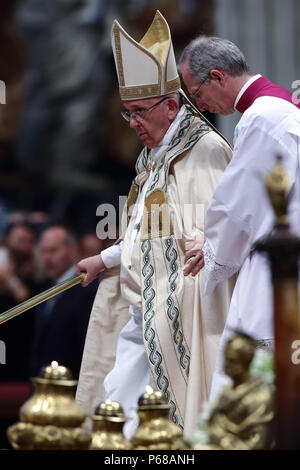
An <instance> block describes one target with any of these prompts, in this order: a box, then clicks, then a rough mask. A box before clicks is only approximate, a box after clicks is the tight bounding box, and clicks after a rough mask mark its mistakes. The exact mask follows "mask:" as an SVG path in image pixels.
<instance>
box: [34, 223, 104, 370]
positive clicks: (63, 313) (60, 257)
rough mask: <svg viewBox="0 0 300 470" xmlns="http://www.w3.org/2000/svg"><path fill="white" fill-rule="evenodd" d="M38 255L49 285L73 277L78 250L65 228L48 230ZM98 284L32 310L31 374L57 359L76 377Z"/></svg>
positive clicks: (44, 233) (64, 293)
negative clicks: (33, 319) (33, 317)
mask: <svg viewBox="0 0 300 470" xmlns="http://www.w3.org/2000/svg"><path fill="white" fill-rule="evenodd" d="M40 248H41V256H42V258H43V261H44V265H45V271H46V275H47V278H48V279H49V285H48V287H50V286H51V285H54V284H56V283H58V282H61V281H64V280H65V279H67V278H69V277H71V276H73V275H74V274H75V272H76V266H75V263H76V262H77V261H78V253H79V247H78V243H77V240H76V239H75V237H74V235H73V234H72V233H71V231H70V230H68V229H67V228H65V227H62V226H52V227H49V228H47V229H46V230H45V231H44V232H43V233H42V236H41V240H40ZM97 287H98V281H94V282H92V283H91V284H90V286H89V289H82V287H81V286H80V285H77V286H75V287H72V289H69V290H67V291H65V292H62V293H61V294H59V295H57V296H56V297H53V298H52V299H49V300H47V301H46V302H44V303H42V304H40V305H39V306H38V307H37V308H36V311H35V322H34V335H33V346H32V351H31V359H30V372H31V375H33V376H36V375H38V374H39V372H40V369H41V368H42V367H43V366H45V365H47V364H49V363H50V362H51V361H53V360H56V361H57V362H59V363H61V364H62V365H64V366H67V367H69V368H70V369H71V371H72V374H73V376H74V378H77V377H78V375H79V368H80V363H81V357H82V352H83V347H84V342H85V335H86V330H87V326H88V322H89V316H90V311H91V308H92V304H93V301H94V297H95V294H96V290H97Z"/></svg>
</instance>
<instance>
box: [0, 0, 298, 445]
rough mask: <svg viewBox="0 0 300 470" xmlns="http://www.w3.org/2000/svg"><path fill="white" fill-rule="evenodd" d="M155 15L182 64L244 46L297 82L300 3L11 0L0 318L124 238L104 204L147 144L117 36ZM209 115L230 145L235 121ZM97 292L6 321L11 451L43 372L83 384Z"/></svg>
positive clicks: (5, 11)
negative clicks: (102, 212) (129, 117)
mask: <svg viewBox="0 0 300 470" xmlns="http://www.w3.org/2000/svg"><path fill="white" fill-rule="evenodd" d="M283 8H284V14H283ZM156 9H159V10H160V11H161V12H162V14H163V15H164V16H165V17H166V19H167V21H168V23H169V25H170V29H171V32H172V39H173V45H174V49H175V54H176V57H177V58H179V56H180V53H181V51H182V49H183V48H184V47H185V45H186V44H187V43H188V42H189V41H190V40H191V39H193V38H194V37H195V36H197V35H198V34H200V33H204V34H214V35H218V36H221V37H224V38H226V39H230V40H233V41H234V42H236V43H237V44H238V45H239V47H240V48H241V49H242V50H243V51H244V52H245V54H246V56H247V58H248V60H249V64H250V67H251V68H252V70H253V72H254V73H262V74H265V75H266V76H267V78H269V79H271V80H273V81H274V82H276V83H278V84H280V85H282V86H285V87H286V88H288V89H291V86H292V82H293V81H295V80H297V79H299V80H300V63H299V62H298V61H297V54H296V51H297V50H298V51H299V49H300V37H299V34H298V33H297V24H298V23H299V19H300V2H299V1H298V0H285V1H284V2H283V0H109V1H107V0H51V1H49V0H48V1H46V0H0V80H1V81H2V82H4V84H5V104H4V103H3V102H1V103H0V313H1V312H3V311H5V310H7V309H8V308H11V307H13V306H14V305H16V304H18V303H20V302H22V301H23V300H26V299H27V298H29V297H31V296H33V295H35V294H37V293H38V292H40V291H42V290H43V289H45V288H47V287H49V286H51V285H53V284H55V283H56V282H59V281H60V280H63V279H65V278H66V277H68V276H71V275H72V274H73V273H74V272H75V266H76V263H77V261H78V260H80V259H81V258H83V257H87V256H91V255H93V254H96V253H99V252H100V251H101V249H102V248H104V247H106V246H108V245H109V244H110V243H112V242H113V240H99V239H98V238H97V236H96V225H97V222H98V221H99V217H97V216H96V209H97V207H98V206H99V205H100V204H101V203H110V204H113V205H114V206H115V207H116V210H117V211H118V202H119V200H118V198H119V196H120V195H126V194H127V191H128V188H129V185H130V182H131V180H132V178H133V177H134V164H135V161H136V157H137V155H138V152H139V150H140V148H141V145H140V143H139V141H138V139H137V138H136V136H135V133H134V132H132V131H131V130H130V129H129V128H128V125H127V123H126V122H125V121H123V120H122V118H121V117H120V111H121V110H122V104H121V102H120V99H119V93H118V83H117V77H116V73H115V68H114V62H113V57H112V52H111V44H110V29H111V26H112V22H113V20H114V19H115V18H117V19H118V21H119V22H120V23H121V25H122V26H123V27H124V28H125V30H126V31H128V32H129V34H130V35H132V36H133V37H134V38H135V39H136V40H138V41H139V40H140V39H141V38H142V36H143V34H144V33H145V31H146V30H147V28H148V27H149V25H150V23H151V21H152V19H153V16H154V13H155V10H156ZM207 117H209V118H210V119H211V120H212V121H213V123H214V124H216V125H217V126H218V127H219V129H220V130H221V131H222V132H223V133H224V134H225V135H226V137H227V138H228V139H229V140H231V141H232V138H233V129H234V126H235V123H236V120H237V117H236V116H231V117H228V118H226V119H224V118H221V119H219V118H216V117H215V116H209V115H208V116H207ZM96 289H97V283H94V284H92V285H91V286H90V287H89V288H88V289H82V288H81V287H80V286H77V287H75V288H73V289H72V290H71V291H69V292H66V293H64V294H61V295H60V296H59V297H57V298H55V299H53V301H52V302H51V301H48V302H47V303H45V304H42V305H40V306H39V307H37V308H36V309H35V310H32V311H28V312H26V313H25V314H23V315H21V316H19V317H17V318H15V319H13V320H11V321H9V322H7V323H5V324H2V325H0V340H1V341H4V342H5V345H6V361H5V362H6V363H5V364H4V363H3V364H0V447H1V446H4V445H6V442H5V439H4V437H3V436H4V433H5V428H6V425H7V423H9V422H11V421H14V420H16V416H15V415H16V404H18V400H17V398H16V399H15V401H14V403H12V401H9V400H10V399H11V400H14V397H19V398H18V399H19V401H20V402H22V400H23V398H24V396H25V395H26V393H27V394H28V393H29V389H28V387H27V388H26V387H25V388H24V387H23V388H22V386H23V385H24V383H25V384H28V380H29V377H31V376H34V375H37V374H38V371H39V368H40V367H41V366H43V365H46V364H47V363H49V362H51V360H54V359H55V360H57V361H61V362H63V363H64V365H67V366H69V367H70V368H71V370H72V372H73V375H74V377H78V373H79V366H80V361H81V354H82V348H83V344H84V338H85V333H86V328H87V324H88V319H89V313H90V309H91V305H92V302H93V299H94V295H95V292H96ZM71 292H72V294H71ZM11 384H15V386H13V387H12V386H11ZM16 384H19V392H15V391H16V390H17V388H16V387H17V385H16ZM22 384H23V385H22ZM22 393H23V395H22ZM23 401H24V400H23ZM9 403H11V405H9ZM10 406H11V408H10ZM9 420H10V421H9ZM3 439H4V440H3Z"/></svg>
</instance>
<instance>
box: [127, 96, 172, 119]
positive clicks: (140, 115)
mask: <svg viewBox="0 0 300 470" xmlns="http://www.w3.org/2000/svg"><path fill="white" fill-rule="evenodd" d="M168 98H170V97H169V96H164V97H163V98H162V99H161V100H159V101H157V103H154V104H153V105H152V106H150V107H149V108H146V109H138V110H136V111H121V116H122V117H123V118H124V119H125V121H127V122H130V119H131V118H133V119H135V120H138V121H139V120H143V119H144V116H145V114H146V113H148V111H150V109H153V108H155V106H158V105H159V104H160V103H162V102H163V101H165V100H167V99H168Z"/></svg>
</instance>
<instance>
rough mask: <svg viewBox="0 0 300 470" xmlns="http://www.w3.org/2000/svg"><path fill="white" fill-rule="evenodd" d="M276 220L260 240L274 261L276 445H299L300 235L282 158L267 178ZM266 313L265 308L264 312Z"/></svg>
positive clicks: (294, 446) (284, 446)
mask: <svg viewBox="0 0 300 470" xmlns="http://www.w3.org/2000/svg"><path fill="white" fill-rule="evenodd" d="M266 186H267V191H268V195H269V197H270V201H271V203H272V206H273V209H274V212H275V215H276V223H275V227H274V230H273V232H272V234H271V236H270V237H268V238H267V239H265V240H263V241H261V242H259V243H258V244H257V246H256V249H257V250H258V251H262V252H266V253H267V254H268V257H269V259H270V262H271V268H272V280H273V301H274V330H275V369H276V393H275V411H276V414H275V417H276V447H277V448H278V449H300V367H299V365H298V363H297V362H296V363H295V362H293V351H294V350H293V347H294V345H295V344H298V341H299V340H300V322H299V298H298V282H299V278H298V269H299V257H300V239H299V238H298V237H296V236H295V235H294V234H293V233H292V232H291V231H290V227H289V223H288V217H287V214H288V199H287V190H288V188H289V186H290V184H289V178H288V175H287V173H286V171H285V169H284V167H283V166H282V165H281V159H280V158H278V163H277V165H276V166H275V168H274V170H273V171H272V172H271V173H270V174H269V175H268V176H267V178H266ZM262 313H263V312H262Z"/></svg>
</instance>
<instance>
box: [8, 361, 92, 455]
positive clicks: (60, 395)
mask: <svg viewBox="0 0 300 470" xmlns="http://www.w3.org/2000/svg"><path fill="white" fill-rule="evenodd" d="M33 383H34V386H35V392H34V394H33V396H32V397H31V398H29V400H27V401H26V402H25V403H24V405H23V406H22V407H21V409H20V412H19V416H20V422H19V423H16V424H13V425H12V426H10V427H9V428H8V430H7V435H8V439H9V441H10V443H11V445H12V446H13V448H14V449H20V450H65V449H69V450H77V449H82V450H87V449H88V447H89V444H90V441H91V435H90V433H89V432H88V431H86V430H85V429H84V428H83V427H82V425H83V422H84V419H85V413H84V411H83V409H82V408H81V406H80V405H79V404H78V403H77V402H76V401H75V399H74V391H75V387H76V385H77V381H76V380H73V379H72V374H71V372H70V370H69V369H67V368H66V367H64V366H60V365H59V364H58V363H57V362H56V361H53V362H52V363H51V365H48V366H47V367H45V368H44V370H43V372H42V374H41V376H40V377H36V378H34V379H33Z"/></svg>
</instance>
